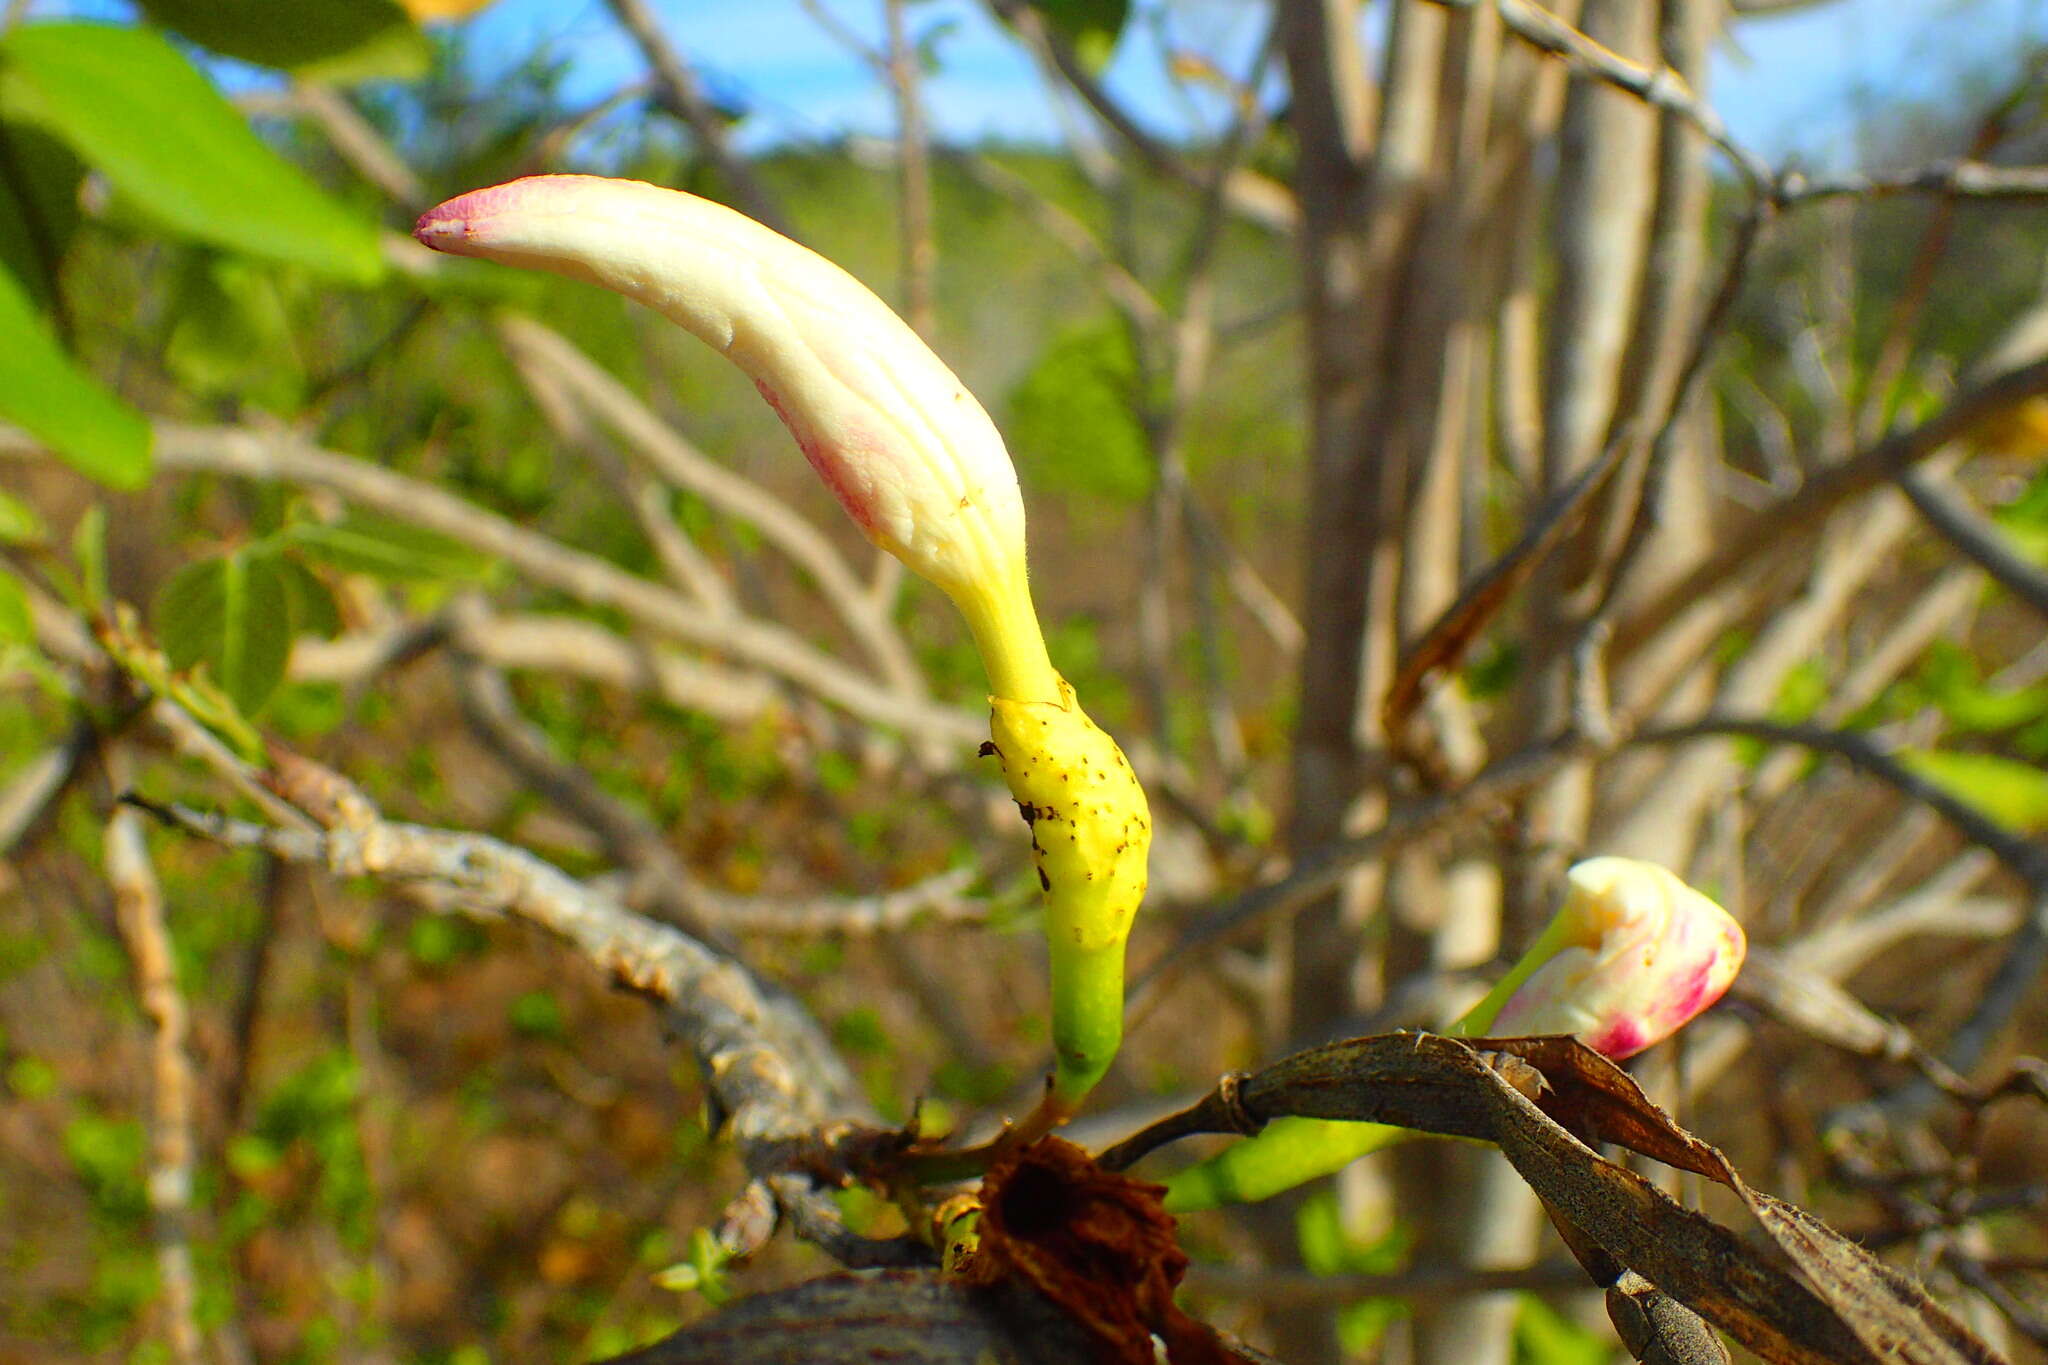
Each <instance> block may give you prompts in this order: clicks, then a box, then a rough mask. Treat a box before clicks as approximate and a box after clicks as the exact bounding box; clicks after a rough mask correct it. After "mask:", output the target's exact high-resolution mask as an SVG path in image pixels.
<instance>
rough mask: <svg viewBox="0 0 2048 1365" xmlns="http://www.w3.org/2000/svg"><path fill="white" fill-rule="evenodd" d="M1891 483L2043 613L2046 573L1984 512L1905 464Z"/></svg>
mask: <svg viewBox="0 0 2048 1365" xmlns="http://www.w3.org/2000/svg"><path fill="white" fill-rule="evenodd" d="M1894 482H1896V483H1897V484H1898V485H1899V489H1900V491H1901V492H1903V493H1904V494H1905V495H1906V497H1907V498H1909V499H1910V500H1911V501H1912V503H1913V506H1914V507H1915V508H1916V509H1917V510H1918V511H1919V513H1920V515H1921V516H1922V517H1923V518H1925V519H1926V522H1927V524H1928V525H1929V526H1931V527H1933V528H1934V529H1935V530H1936V531H1938V532H1940V533H1941V536H1942V539H1944V540H1946V541H1947V542H1948V543H1949V544H1950V545H1953V546H1954V547H1955V548H1956V549H1957V550H1958V551H1960V552H1961V553H1962V554H1963V555H1964V557H1966V558H1967V559H1969V560H1970V561H1971V562H1972V563H1974V564H1976V566H1977V567H1978V568H1980V569H1982V570H1983V571H1984V572H1985V573H1987V574H1989V575H1990V576H1991V579H1992V581H1994V582H1995V583H1997V584H1998V585H1999V586H2000V587H2002V588H2004V589H2005V590H2006V591H2007V592H2009V593H2011V594H2012V595H2013V596H2014V597H2017V598H2018V599H2019V600H2020V601H2022V602H2024V603H2026V604H2027V605H2028V606H2030V607H2032V608H2033V609H2034V610H2035V611H2036V612H2038V613H2040V614H2041V615H2042V616H2044V617H2048V574H2044V573H2043V572H2041V570H2040V569H2038V568H2036V567H2035V566H2034V564H2033V563H2032V561H2030V560H2028V559H2027V558H2026V557H2025V556H2023V555H2021V554H2020V553H2019V552H2018V551H2016V550H2014V549H2013V548H2012V546H2011V544H2010V543H2009V542H2008V541H2007V540H2006V538H2005V537H2004V536H2002V535H2000V534H1999V531H1998V527H1997V526H1996V525H1994V524H1993V523H1992V522H1991V520H1990V519H1989V518H1988V517H1983V516H1979V515H1978V514H1977V512H1976V511H1975V510H1974V509H1973V508H1971V507H1970V505H1969V504H1968V503H1966V502H1964V501H1963V500H1962V498H1960V497H1958V496H1956V495H1955V494H1954V493H1952V492H1950V491H1949V490H1948V489H1947V488H1944V487H1943V486H1942V484H1941V482H1937V481H1936V480H1935V479H1932V478H1929V477H1928V476H1927V475H1926V474H1924V473H1922V472H1921V471H1920V470H1917V469H1904V470H1901V471H1899V473H1898V474H1897V475H1896V476H1895V479H1894Z"/></svg>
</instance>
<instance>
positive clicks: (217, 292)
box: [164, 253, 305, 414]
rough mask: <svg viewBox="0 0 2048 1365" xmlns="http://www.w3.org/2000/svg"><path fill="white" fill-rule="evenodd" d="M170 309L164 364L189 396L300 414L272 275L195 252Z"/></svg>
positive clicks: (288, 332) (297, 381)
mask: <svg viewBox="0 0 2048 1365" xmlns="http://www.w3.org/2000/svg"><path fill="white" fill-rule="evenodd" d="M172 312H173V314H174V315H175V316H176V318H177V321H176V322H175V323H174V324H172V327H171V335H170V339H169V341H168V342H166V343H165V346H164V363H165V365H167V366H168V367H169V368H170V371H171V373H172V374H173V375H175V376H176V377H177V379H178V382H179V383H180V384H181V385H182V386H183V387H184V388H185V389H186V390H187V391H188V392H191V393H194V394H197V395H200V396H224V395H235V396H239V397H241V398H245V399H248V400H250V401H253V402H255V403H257V404H259V405H261V406H263V407H266V408H269V409H270V410H271V411H273V412H277V413H280V414H284V413H289V412H292V411H294V410H296V409H297V407H298V405H299V400H300V397H301V396H302V394H303V391H304V388H305V383H304V380H305V370H304V367H303V366H302V365H301V364H300V363H299V357H298V349H297V345H296V338H295V337H294V336H293V333H292V325H291V318H290V316H289V315H288V313H287V312H286V309H285V304H284V298H283V296H282V295H281V294H280V292H279V290H278V287H277V279H276V272H275V271H273V270H269V269H266V268H264V267H261V266H258V265H256V264H254V263H252V262H250V261H247V260H243V259H240V258H237V257H233V256H219V255H214V254H212V253H203V254H200V255H197V256H195V257H194V258H193V259H192V260H191V261H190V262H188V263H187V266H186V268H185V269H184V270H183V271H182V272H181V274H180V276H179V280H178V287H177V293H176V296H175V298H174V300H173V303H172Z"/></svg>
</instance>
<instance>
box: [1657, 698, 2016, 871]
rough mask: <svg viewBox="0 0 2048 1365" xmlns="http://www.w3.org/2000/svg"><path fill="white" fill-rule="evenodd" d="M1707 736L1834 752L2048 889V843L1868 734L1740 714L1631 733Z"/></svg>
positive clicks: (1678, 738) (1673, 738)
mask: <svg viewBox="0 0 2048 1365" xmlns="http://www.w3.org/2000/svg"><path fill="white" fill-rule="evenodd" d="M1710 737H1726V738H1734V737H1747V738H1749V739H1761V740H1764V741H1766V742H1768V743H1772V744H1796V745H1798V746H1800V747H1801V748H1804V749H1811V750H1814V751H1816V752H1818V753H1825V754H1832V755H1834V756H1835V757H1837V758H1840V759H1843V760H1844V761H1846V762H1848V763H1849V764H1851V765H1852V766H1853V767H1855V768H1856V769H1857V770H1858V771H1860V772H1864V773H1867V774H1869V775H1870V776H1872V777H1875V778H1877V779H1878V780H1879V781H1881V782H1883V783H1885V784H1886V785H1887V786H1890V787H1893V788H1895V789H1896V790H1897V791H1899V792H1900V794H1902V795H1904V796H1906V797H1908V798H1910V799H1912V800H1914V801H1919V802H1921V803H1923V804H1925V805H1928V806H1931V807H1933V808H1934V809H1935V810H1936V811H1938V812H1939V813H1940V814H1941V817H1942V818H1943V819H1945V820H1947V821H1948V822H1949V823H1950V824H1952V825H1954V826H1955V827H1956V828H1957V829H1958V830H1959V831H1961V832H1962V834H1963V835H1964V836H1965V837H1966V838H1968V839H1970V840H1971V841H1972V842H1974V843H1978V844H1982V845H1983V846H1984V847H1985V848H1987V849H1989V850H1990V851H1991V852H1992V853H1993V854H1994V855H1996V856H1997V858H1998V860H1999V861H2000V862H2001V863H2004V864H2005V866H2006V868H2007V870H2008V871H2010V872H2011V873H2012V874H2013V875H2014V876H2016V877H2018V878H2019V879H2020V880H2021V881H2023V882H2025V883H2026V884H2027V885H2028V886H2029V887H2033V888H2035V889H2036V890H2037V891H2040V892H2048V845H2040V844H2036V843H2034V842H2032V841H2030V840H2028V839H2025V838H2023V837H2021V836H2019V835H2017V834H2014V833H2013V832H2012V831H2011V830H2008V829H2006V828H2005V827H2004V826H2003V825H2000V824H1999V823H1998V822H1997V821H1995V820H1992V819H1991V818H1990V817H1988V816H1986V815H1985V814H1984V813H1983V812H1982V811H1980V810H1978V809H1977V808H1976V807H1975V806H1973V805H1971V804H1969V803H1968V802H1967V801H1963V800H1960V799H1958V798H1957V797H1954V796H1951V795H1950V794H1949V793H1948V792H1947V791H1946V790H1944V789H1943V788H1941V787H1939V786H1937V785H1935V784H1934V783H1933V782H1931V781H1929V780H1928V779H1926V778H1924V777H1922V776H1920V774H1918V773H1916V772H1914V771H1913V770H1912V769H1911V768H1908V767H1907V766H1905V765H1904V764H1903V763H1901V762H1899V761H1898V760H1897V759H1896V758H1894V757H1892V756H1891V755H1890V754H1888V753H1886V752H1885V751H1884V750H1883V749H1882V748H1880V747H1879V746H1878V745H1877V744H1876V743H1875V742H1874V741H1872V740H1871V739H1870V737H1869V736H1867V735H1863V734H1860V733H1858V732H1856V731H1853V730H1828V729H1823V728H1821V727H1818V726H1810V725H1783V724H1779V723H1778V722H1776V721H1769V720H1762V719H1752V718H1749V717H1744V716H1711V715H1710V716H1702V717H1700V718H1699V719H1697V720H1693V721H1689V722H1687V723H1685V724H1683V725H1672V726H1668V727H1664V728H1660V729H1652V730H1644V731H1641V732H1639V733H1637V734H1636V735H1634V736H1632V738H1631V742H1632V743H1635V744H1678V743H1684V742H1686V741H1688V740H1695V739H1706V738H1710Z"/></svg>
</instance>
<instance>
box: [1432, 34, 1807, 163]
mask: <svg viewBox="0 0 2048 1365" xmlns="http://www.w3.org/2000/svg"><path fill="white" fill-rule="evenodd" d="M1435 3H1437V4H1440V5H1443V6H1444V7H1445V8H1447V9H1471V8H1472V7H1473V6H1475V5H1480V4H1488V3H1490V4H1492V6H1493V8H1494V11H1495V12H1496V13H1498V14H1499V15H1500V18H1501V22H1502V23H1503V24H1505V25H1506V26H1507V28H1508V31H1509V32H1510V33H1512V34H1514V35H1515V36H1516V37H1517V38H1520V39H1521V40H1522V41H1523V42H1525V43H1528V44H1529V45H1530V46H1531V47H1535V48H1539V49H1541V50H1542V51H1544V52H1548V53H1550V54H1551V55H1552V56H1554V57H1558V58H1561V59H1563V60H1564V61H1565V62H1566V63H1567V64H1568V65H1569V66H1571V68H1572V69H1573V70H1574V71H1577V72H1579V73H1581V74H1583V75H1587V76H1591V77H1593V78H1594V79H1596V80H1600V81H1603V82H1605V83H1606V84H1608V85H1611V86H1613V87H1614V88H1615V89H1617V90H1620V91H1623V92H1625V93H1627V94H1630V95H1633V96H1635V97H1636V98H1637V99H1639V100H1641V101H1642V102H1643V103H1645V104H1647V105H1649V106H1650V107H1651V108H1653V109H1661V110H1664V111H1666V112H1668V113H1673V114H1677V115H1678V116H1679V117H1681V118H1683V119H1684V120H1685V121H1686V122H1688V123H1690V124H1692V125H1693V126H1694V127H1695V128H1697V129H1699V130H1700V132H1701V134H1702V135H1703V136H1705V138H1706V139H1707V141H1709V142H1711V143H1713V144H1714V146H1716V147H1718V148H1719V149H1720V150H1721V152H1722V154H1723V155H1724V156H1726V157H1727V158H1728V160H1729V161H1730V162H1731V163H1732V164H1733V165H1734V167H1735V169H1736V170H1737V171H1738V172H1740V173H1741V175H1742V178H1743V179H1744V180H1745V181H1747V182H1749V185H1750V188H1752V189H1760V188H1762V187H1765V186H1768V185H1770V184H1771V183H1772V180H1773V176H1772V172H1771V168H1770V166H1769V164H1768V163H1766V162H1765V161H1764V160H1763V158H1762V157H1760V156H1758V155H1757V154H1756V153H1755V152H1752V151H1750V150H1749V149H1748V148H1747V147H1745V146H1743V145H1742V144H1741V143H1740V142H1737V141H1736V140H1735V137H1734V135H1733V134H1731V133H1730V132H1729V131H1728V125H1727V124H1725V123H1723V122H1722V121H1721V116H1720V115H1719V114H1717V113H1715V112H1714V110H1713V108H1712V106H1710V105H1708V104H1706V103H1705V102H1704V101H1702V100H1701V99H1700V97H1699V95H1698V94H1697V93H1696V92H1695V91H1694V90H1693V88H1692V86H1691V85H1690V84H1689V83H1688V82H1687V81H1686V80H1685V78H1684V77H1683V76H1681V75H1679V74H1678V73H1677V72H1676V71H1673V70H1672V69H1671V68H1670V67H1668V66H1662V65H1657V66H1651V65H1647V64H1645V63H1642V62H1635V61H1631V60H1629V59H1628V58H1627V57H1624V56H1622V55H1621V54H1620V53H1618V52H1615V51H1613V50H1612V49H1610V48H1607V47H1603V46H1602V45H1601V44H1599V43H1597V42H1595V41H1593V40H1592V39H1591V38H1589V37H1587V36H1586V35H1585V34H1583V33H1581V32H1579V30H1577V29H1575V28H1573V27H1572V26H1571V25H1570V24H1567V23H1566V22H1565V21H1564V20H1562V19H1560V18H1558V17H1557V16H1556V15H1555V14H1552V13H1551V12H1550V11H1549V10H1547V9H1544V8H1543V7H1542V6H1541V5H1537V4H1534V3H1531V0H1435Z"/></svg>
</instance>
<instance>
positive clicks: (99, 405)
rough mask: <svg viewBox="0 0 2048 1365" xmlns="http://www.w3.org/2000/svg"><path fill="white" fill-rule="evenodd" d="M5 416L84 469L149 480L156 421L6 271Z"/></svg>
mask: <svg viewBox="0 0 2048 1365" xmlns="http://www.w3.org/2000/svg"><path fill="white" fill-rule="evenodd" d="M0 337H4V338H6V341H5V343H4V344H0V417H4V418H6V419H7V420H8V421H10V422H13V423H15V424H16V425H18V426H20V427H21V428H22V429H23V430H24V431H26V432H28V433H29V435H31V436H33V437H35V438H36V439H37V440H39V441H41V442H43V443H44V444H45V445H47V446H49V447H50V449H51V450H53V451H55V452H56V453H57V455H58V457H59V458H60V459H62V460H63V461H64V462H65V463H66V464H68V465H70V466H71V467H72V468H74V469H76V470H77V471H78V472H79V473H81V474H84V475H86V476H87V477H89V478H94V479H98V480H99V481H100V482H101V483H105V484H111V485H113V486H114V487H116V488H140V487H141V486H142V485H143V484H145V483H147V482H149V423H147V422H145V421H143V419H142V416H141V414H140V413H138V412H136V411H135V410H134V409H133V408H131V407H129V406H128V405H127V404H126V403H124V402H122V401H121V400H120V399H119V398H117V397H115V396H114V394H113V392H112V391H111V390H109V389H106V388H104V387H102V386H101V384H100V382H99V381H98V380H97V379H94V378H93V377H92V376H91V375H89V374H87V373H86V372H85V371H84V370H83V369H80V368H79V366H78V365H77V363H76V362H74V361H73V360H72V359H71V357H70V356H68V355H66V354H64V348H63V347H61V346H59V345H58V344H57V338H56V337H55V336H54V335H52V334H51V332H50V329H49V325H48V324H47V323H45V322H44V321H43V317H42V314H40V313H38V312H37V311H36V306H35V304H34V303H32V302H30V300H29V296H28V294H27V293H26V292H25V291H24V290H23V289H22V287H21V285H20V284H19V283H18V282H17V281H16V280H15V278H14V276H13V274H11V273H10V272H8V271H6V270H0Z"/></svg>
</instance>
